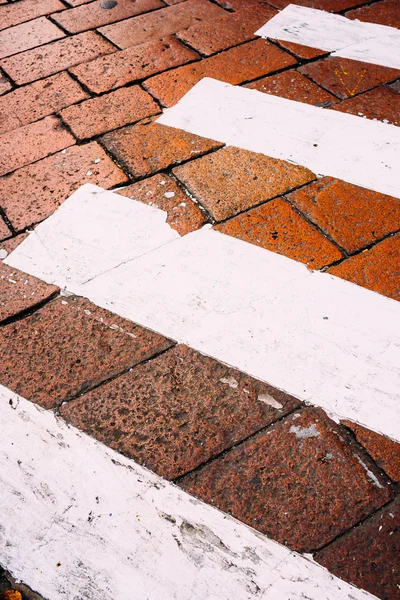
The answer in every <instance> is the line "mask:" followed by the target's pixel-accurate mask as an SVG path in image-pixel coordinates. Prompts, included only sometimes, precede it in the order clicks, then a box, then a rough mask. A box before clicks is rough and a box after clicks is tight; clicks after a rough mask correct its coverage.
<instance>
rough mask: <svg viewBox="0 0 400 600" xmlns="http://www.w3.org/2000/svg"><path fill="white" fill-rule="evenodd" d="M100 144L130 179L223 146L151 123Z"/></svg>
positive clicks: (107, 137) (110, 136) (115, 134)
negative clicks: (125, 171)
mask: <svg viewBox="0 0 400 600" xmlns="http://www.w3.org/2000/svg"><path fill="white" fill-rule="evenodd" d="M102 142H103V143H104V145H105V146H106V148H107V150H108V151H109V152H111V154H113V155H114V156H115V157H116V158H117V160H118V162H119V163H121V164H123V165H125V166H126V168H127V169H129V171H130V172H131V173H132V174H133V175H134V177H146V175H151V174H152V173H156V172H157V171H161V170H162V169H166V168H167V167H169V166H170V165H173V164H176V163H179V162H182V161H184V160H190V159H191V158H195V157H196V156H200V155H201V154H204V153H205V152H208V151H209V150H213V149H214V148H220V147H221V146H223V144H221V143H220V142H215V141H214V140H209V139H206V138H203V137H199V136H198V135H193V134H191V133H187V132H186V131H183V130H182V129H175V128H174V127H166V126H165V125H159V124H158V123H152V122H151V121H150V122H149V123H140V124H138V125H132V126H130V127H124V128H123V129H120V130H119V131H115V132H112V133H108V134H107V135H105V136H104V137H103V138H102Z"/></svg>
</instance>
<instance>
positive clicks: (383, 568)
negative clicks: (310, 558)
mask: <svg viewBox="0 0 400 600" xmlns="http://www.w3.org/2000/svg"><path fill="white" fill-rule="evenodd" d="M399 556H400V496H398V497H397V499H396V500H394V501H393V502H391V503H390V504H388V505H387V506H385V508H383V509H382V510H380V511H379V512H378V513H376V514H375V515H374V516H372V517H370V518H369V519H367V520H366V521H364V523H362V524H361V525H359V526H358V527H356V528H355V529H353V530H352V531H350V532H349V533H347V534H346V535H344V536H343V537H341V538H340V539H338V540H336V541H335V542H334V543H333V544H331V545H330V546H328V547H327V548H324V550H322V551H321V552H319V553H318V554H317V556H316V560H317V561H318V562H319V563H321V564H322V565H323V566H324V567H326V568H327V569H329V571H331V573H334V574H335V575H337V576H338V577H340V578H341V579H345V580H346V581H349V582H351V583H352V584H354V585H356V586H357V587H360V588H363V589H364V590H367V591H368V592H370V593H371V594H374V595H375V596H377V597H378V598H381V599H382V600H398V598H399V585H398V582H399V574H400V568H399Z"/></svg>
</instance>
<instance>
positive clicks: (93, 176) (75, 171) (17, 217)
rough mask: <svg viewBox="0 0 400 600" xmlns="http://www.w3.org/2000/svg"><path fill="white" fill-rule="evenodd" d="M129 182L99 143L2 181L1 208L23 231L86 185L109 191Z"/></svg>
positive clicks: (61, 154) (59, 155)
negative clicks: (91, 184)
mask: <svg viewBox="0 0 400 600" xmlns="http://www.w3.org/2000/svg"><path fill="white" fill-rule="evenodd" d="M127 180H128V178H127V177H126V175H125V174H124V173H123V171H121V169H119V168H118V167H117V166H116V165H115V164H114V163H113V162H112V160H111V158H109V157H108V156H107V154H106V153H105V152H104V150H103V148H101V146H99V144H97V143H96V142H92V143H90V144H87V145H85V146H71V147H70V148H67V149H66V150H62V151H61V152H58V153H57V154H54V155H53V156H50V157H48V158H45V159H43V160H41V161H39V162H37V163H35V164H34V165H30V166H28V167H24V168H22V169H18V171H15V172H14V173H12V174H11V175H9V176H6V177H3V178H2V179H0V206H1V207H2V208H3V209H4V210H5V212H6V214H7V216H8V218H9V219H10V221H11V222H12V224H13V226H14V227H15V229H17V230H21V229H24V228H25V227H28V226H29V225H32V224H33V223H37V222H38V221H41V220H42V219H45V218H46V217H48V216H50V215H51V214H52V213H53V212H54V211H55V209H56V208H57V207H58V206H60V204H61V203H62V202H64V200H66V199H67V198H68V197H69V196H70V195H71V194H72V192H74V191H75V190H76V189H78V187H79V186H81V185H83V184H84V183H94V184H96V185H99V186H100V187H104V188H106V189H109V188H111V187H113V186H115V185H118V184H122V183H125V182H126V181H127Z"/></svg>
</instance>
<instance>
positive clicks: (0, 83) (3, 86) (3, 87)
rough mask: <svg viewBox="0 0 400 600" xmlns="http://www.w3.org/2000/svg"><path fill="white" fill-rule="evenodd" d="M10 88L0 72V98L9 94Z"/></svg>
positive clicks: (9, 84)
mask: <svg viewBox="0 0 400 600" xmlns="http://www.w3.org/2000/svg"><path fill="white" fill-rule="evenodd" d="M11 88H12V85H11V83H10V82H9V81H8V79H7V78H6V77H4V75H3V74H2V73H1V72H0V96H2V95H3V94H5V93H6V92H9V91H10V90H11Z"/></svg>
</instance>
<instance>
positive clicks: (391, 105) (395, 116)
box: [332, 85, 400, 126]
mask: <svg viewBox="0 0 400 600" xmlns="http://www.w3.org/2000/svg"><path fill="white" fill-rule="evenodd" d="M332 108H333V109H334V110H339V111H341V112H347V113H350V114H353V115H358V116H360V117H366V118H367V119H378V121H384V122H387V123H391V124H392V125H397V126H399V125H400V94H399V92H397V91H396V90H394V89H392V88H390V87H388V86H386V85H381V86H380V87H378V88H375V89H374V90H371V91H370V92H365V94H360V95H359V96H355V97H354V98H349V99H348V100H344V101H343V102H339V103H338V104H337V105H336V106H333V107H332Z"/></svg>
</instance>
